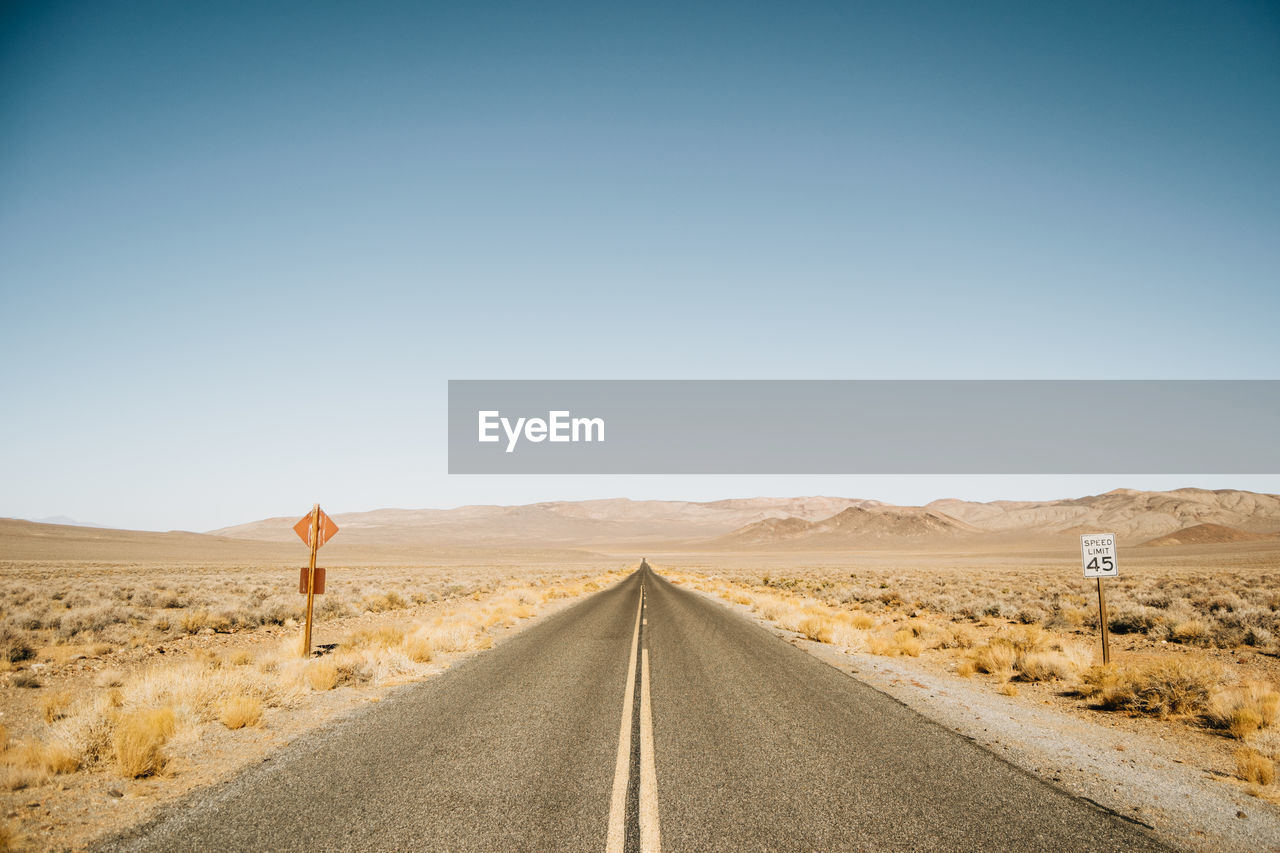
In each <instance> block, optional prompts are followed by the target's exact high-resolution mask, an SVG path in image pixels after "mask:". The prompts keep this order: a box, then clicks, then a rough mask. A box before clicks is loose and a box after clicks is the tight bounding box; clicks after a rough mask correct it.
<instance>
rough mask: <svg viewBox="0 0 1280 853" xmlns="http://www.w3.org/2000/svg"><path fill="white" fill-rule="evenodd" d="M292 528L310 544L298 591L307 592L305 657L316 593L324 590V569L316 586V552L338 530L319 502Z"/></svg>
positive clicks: (309, 641)
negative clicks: (309, 557) (309, 555)
mask: <svg viewBox="0 0 1280 853" xmlns="http://www.w3.org/2000/svg"><path fill="white" fill-rule="evenodd" d="M293 530H294V532H295V533H297V534H298V536H299V537H300V538H301V539H302V541H303V542H306V543H307V544H308V545H310V546H311V559H310V561H309V562H308V565H307V568H306V570H305V577H304V582H303V583H302V584H300V585H299V586H300V587H301V588H300V590H299V591H300V592H305V593H306V594H307V626H306V628H305V629H304V631H303V635H302V656H303V657H304V658H306V657H311V619H312V613H313V612H314V610H315V600H316V594H317V593H321V592H324V574H323V572H324V569H319V570H318V571H319V572H320V573H321V574H320V579H319V584H318V588H317V577H316V573H317V569H316V552H317V551H318V550H320V546H321V545H323V544H324V543H326V542H328V541H329V540H330V539H331V538H333V534H335V533H337V532H338V525H336V524H334V523H333V519H331V518H330V517H329V516H327V515H325V514H324V510H322V509H320V504H316V505H315V506H314V507H312V508H311V512H310V513H309V514H308V515H306V516H304V517H303V518H302V519H301V520H299V521H298V523H297V524H295V525H294V526H293Z"/></svg>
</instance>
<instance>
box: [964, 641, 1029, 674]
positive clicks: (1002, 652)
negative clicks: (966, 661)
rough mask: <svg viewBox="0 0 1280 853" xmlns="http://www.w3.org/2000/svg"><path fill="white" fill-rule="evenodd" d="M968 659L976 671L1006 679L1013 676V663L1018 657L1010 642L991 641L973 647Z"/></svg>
mask: <svg viewBox="0 0 1280 853" xmlns="http://www.w3.org/2000/svg"><path fill="white" fill-rule="evenodd" d="M970 659H971V660H972V661H973V667H974V669H976V670H977V671H978V672H985V673H987V674H988V675H994V676H996V677H997V678H999V679H1000V680H1001V681H1008V680H1009V679H1011V678H1013V664H1014V661H1016V660H1017V659H1018V652H1017V651H1016V650H1015V649H1014V648H1013V645H1012V644H1011V643H1008V642H996V641H993V642H990V643H987V644H985V645H982V646H979V647H977V648H975V649H974V650H973V652H972V654H971V658H970Z"/></svg>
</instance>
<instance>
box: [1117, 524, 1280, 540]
mask: <svg viewBox="0 0 1280 853" xmlns="http://www.w3.org/2000/svg"><path fill="white" fill-rule="evenodd" d="M1276 538H1278V537H1276V536H1272V535H1268V534H1266V533H1250V532H1249V531H1247V530H1239V529H1237V528H1235V527H1227V526H1225V525H1222V524H1193V525H1191V526H1190V527H1184V528H1182V529H1181V530H1177V531H1174V532H1173V533H1166V534H1165V535H1164V536H1157V537H1156V538H1155V539H1150V540H1148V541H1146V542H1143V543H1142V544H1143V545H1219V544H1222V543H1224V542H1259V541H1263V540H1267V539H1276Z"/></svg>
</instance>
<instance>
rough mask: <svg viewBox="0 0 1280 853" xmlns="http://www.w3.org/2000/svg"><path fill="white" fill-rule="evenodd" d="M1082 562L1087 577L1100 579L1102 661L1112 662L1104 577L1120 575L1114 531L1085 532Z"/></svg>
mask: <svg viewBox="0 0 1280 853" xmlns="http://www.w3.org/2000/svg"><path fill="white" fill-rule="evenodd" d="M1080 564H1081V565H1082V566H1083V567H1084V576H1085V577H1086V578H1096V579H1097V581H1098V624H1099V625H1101V626H1102V662H1103V664H1108V663H1111V631H1110V629H1109V627H1108V625H1107V594H1106V592H1105V591H1104V590H1103V587H1102V580H1103V578H1114V577H1117V576H1119V574H1120V567H1119V565H1118V564H1117V562H1116V536H1115V534H1114V533H1085V534H1083V535H1082V536H1081V537H1080Z"/></svg>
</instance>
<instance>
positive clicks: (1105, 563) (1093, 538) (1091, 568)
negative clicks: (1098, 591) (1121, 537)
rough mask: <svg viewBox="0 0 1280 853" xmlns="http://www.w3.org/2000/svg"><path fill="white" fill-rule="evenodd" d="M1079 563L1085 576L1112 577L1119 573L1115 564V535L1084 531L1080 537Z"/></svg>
mask: <svg viewBox="0 0 1280 853" xmlns="http://www.w3.org/2000/svg"><path fill="white" fill-rule="evenodd" d="M1080 563H1081V565H1083V566H1084V576H1085V577H1087V578H1114V577H1116V576H1117V575H1119V574H1120V569H1119V568H1118V567H1117V566H1116V535H1115V534H1114V533H1085V534H1084V535H1082V536H1081V537H1080Z"/></svg>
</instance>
